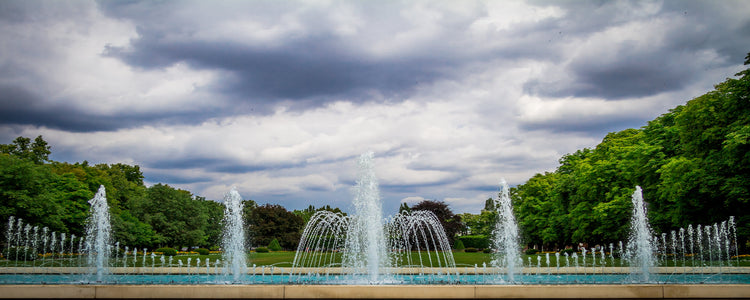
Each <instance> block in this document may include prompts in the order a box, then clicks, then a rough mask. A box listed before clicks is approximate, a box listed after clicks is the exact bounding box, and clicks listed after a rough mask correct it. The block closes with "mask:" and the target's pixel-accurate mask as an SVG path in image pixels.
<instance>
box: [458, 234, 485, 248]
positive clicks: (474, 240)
mask: <svg viewBox="0 0 750 300" xmlns="http://www.w3.org/2000/svg"><path fill="white" fill-rule="evenodd" d="M458 240H459V241H461V242H462V243H464V246H465V247H467V248H477V249H484V248H489V247H490V238H489V237H487V236H486V235H462V236H459V237H458Z"/></svg>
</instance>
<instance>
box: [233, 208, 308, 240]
mask: <svg viewBox="0 0 750 300" xmlns="http://www.w3.org/2000/svg"><path fill="white" fill-rule="evenodd" d="M246 207H247V206H246ZM246 212H249V213H248V214H246V215H245V224H246V225H247V226H248V232H249V236H250V237H251V239H252V244H253V245H268V244H269V243H270V242H271V240H273V239H278V241H279V244H280V245H281V247H282V248H284V249H296V248H297V244H298V243H299V239H300V237H301V235H302V234H301V232H302V229H303V226H304V223H303V221H302V218H301V217H299V216H297V215H295V214H294V213H292V212H289V211H287V210H286V208H284V207H283V206H281V205H277V204H265V205H260V206H256V207H254V208H251V209H246Z"/></svg>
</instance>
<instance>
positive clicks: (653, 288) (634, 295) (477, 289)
mask: <svg viewBox="0 0 750 300" xmlns="http://www.w3.org/2000/svg"><path fill="white" fill-rule="evenodd" d="M32 298H33V299H750V285H746V284H700V285H690V284H668V285H660V284H637V285H621V284H618V285H171V286H170V285H0V299H32Z"/></svg>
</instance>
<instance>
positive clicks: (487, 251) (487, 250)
mask: <svg viewBox="0 0 750 300" xmlns="http://www.w3.org/2000/svg"><path fill="white" fill-rule="evenodd" d="M482 252H484V253H492V249H490V248H487V249H484V250H482Z"/></svg>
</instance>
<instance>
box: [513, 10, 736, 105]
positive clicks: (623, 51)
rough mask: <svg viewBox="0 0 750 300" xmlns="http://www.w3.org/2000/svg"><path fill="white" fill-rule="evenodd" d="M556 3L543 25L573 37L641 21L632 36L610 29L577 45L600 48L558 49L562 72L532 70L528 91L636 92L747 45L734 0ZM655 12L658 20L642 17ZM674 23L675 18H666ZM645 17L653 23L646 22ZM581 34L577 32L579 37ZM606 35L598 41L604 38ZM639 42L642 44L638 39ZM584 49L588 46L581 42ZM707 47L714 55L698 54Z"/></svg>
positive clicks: (728, 60) (725, 58)
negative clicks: (556, 14)
mask: <svg viewBox="0 0 750 300" xmlns="http://www.w3.org/2000/svg"><path fill="white" fill-rule="evenodd" d="M540 4H541V5H554V6H561V8H563V9H564V10H565V16H564V17H562V18H559V19H556V20H553V21H551V22H552V24H546V25H545V26H546V27H547V28H549V29H550V30H553V31H558V32H559V33H560V34H564V35H572V36H574V37H576V38H578V39H592V40H594V41H595V39H594V38H595V37H594V35H595V34H601V33H602V32H605V31H606V30H608V29H613V28H616V27H620V26H628V25H630V24H634V23H640V24H645V27H635V28H640V29H642V30H645V31H644V32H642V34H641V35H640V36H638V37H635V38H632V39H631V38H622V39H621V40H620V37H619V36H616V35H615V34H616V33H613V36H612V37H611V39H610V40H608V39H606V38H604V39H602V41H600V42H599V43H598V44H594V45H583V47H584V49H586V48H585V47H591V48H596V47H600V48H601V50H600V51H597V50H596V49H593V51H586V52H584V53H587V54H583V55H581V54H578V55H574V56H573V57H572V59H571V58H570V57H563V58H567V59H569V62H567V63H566V64H562V63H563V61H559V62H558V63H557V66H558V67H561V68H558V69H557V70H556V71H559V72H564V73H565V74H566V76H565V78H564V79H561V80H552V79H550V78H536V79H531V80H529V81H528V82H527V83H526V84H525V85H524V90H525V92H527V93H529V94H535V95H542V96H548V97H568V96H574V97H600V98H604V99H609V100H618V99H626V98H633V97H644V96H651V95H656V94H660V93H664V92H670V91H675V90H679V89H682V88H684V87H685V86H687V85H689V84H692V83H694V82H695V80H697V79H698V78H699V77H700V75H701V73H702V72H704V71H705V70H707V69H714V68H717V67H726V66H730V65H733V64H736V63H737V62H739V61H741V58H742V57H744V54H745V53H747V51H748V50H750V42H749V41H750V30H749V28H748V27H749V26H748V23H747V21H746V20H745V21H742V22H740V23H736V22H737V19H736V18H726V17H725V16H726V15H731V11H732V9H733V7H736V6H742V5H747V3H746V2H742V1H734V2H732V1H721V2H712V1H664V2H663V5H661V2H649V1H632V2H622V1H603V2H597V1H571V2H558V1H553V2H547V1H544V3H541V2H540ZM657 18H661V21H662V23H659V25H658V26H656V25H653V24H650V23H653V22H654V20H655V19H657ZM672 24H676V25H672ZM651 25H653V26H654V27H648V26H651ZM650 31H664V32H663V33H662V34H663V36H661V37H660V38H659V39H654V40H649V39H648V38H649V36H650V35H651V34H653V33H652V32H650ZM582 41H583V40H582ZM605 42H606V43H605ZM644 43H645V44H646V45H644ZM588 50H592V49H588ZM706 53H715V54H716V55H717V56H718V57H716V58H712V57H706Z"/></svg>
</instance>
